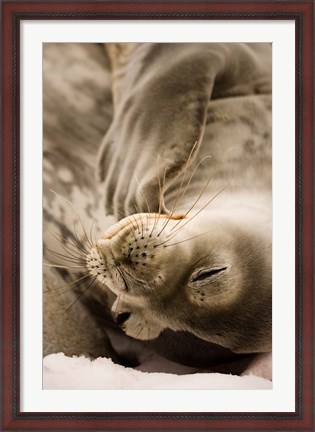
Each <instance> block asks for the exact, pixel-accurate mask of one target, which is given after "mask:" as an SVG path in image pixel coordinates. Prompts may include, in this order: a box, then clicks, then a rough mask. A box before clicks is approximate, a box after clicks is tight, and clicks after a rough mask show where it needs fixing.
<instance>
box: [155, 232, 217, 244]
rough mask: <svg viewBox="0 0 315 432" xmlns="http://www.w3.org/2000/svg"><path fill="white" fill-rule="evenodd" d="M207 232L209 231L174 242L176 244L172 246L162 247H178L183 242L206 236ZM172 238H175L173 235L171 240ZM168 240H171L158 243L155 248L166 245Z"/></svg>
mask: <svg viewBox="0 0 315 432" xmlns="http://www.w3.org/2000/svg"><path fill="white" fill-rule="evenodd" d="M209 232H210V231H206V232H203V233H201V234H198V235H195V236H193V237H189V238H187V239H185V240H181V241H179V242H176V243H172V244H169V245H166V246H164V247H169V246H175V245H178V244H180V243H184V242H186V241H189V240H193V239H195V238H198V237H202V236H204V235H205V234H207V233H209ZM174 237H175V235H174V236H173V237H172V238H174ZM170 240H171V239H168V240H166V241H165V242H163V243H160V244H159V245H157V246H160V245H161V244H164V243H167V242H168V241H170Z"/></svg>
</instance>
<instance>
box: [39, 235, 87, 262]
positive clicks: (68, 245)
mask: <svg viewBox="0 0 315 432" xmlns="http://www.w3.org/2000/svg"><path fill="white" fill-rule="evenodd" d="M47 231H48V232H49V234H50V235H52V236H53V237H54V238H55V239H56V240H57V241H58V243H59V245H60V247H62V249H63V250H64V251H65V252H67V253H69V254H70V255H72V256H73V257H74V256H76V257H81V256H82V257H85V254H84V253H83V252H81V249H79V248H78V246H77V245H75V244H74V243H72V242H71V240H70V239H67V240H66V241H65V239H64V238H63V237H61V236H59V235H58V234H57V233H55V232H54V231H53V230H50V229H47ZM80 247H82V249H83V250H84V251H85V253H88V250H87V249H85V247H84V246H83V245H81V246H80Z"/></svg>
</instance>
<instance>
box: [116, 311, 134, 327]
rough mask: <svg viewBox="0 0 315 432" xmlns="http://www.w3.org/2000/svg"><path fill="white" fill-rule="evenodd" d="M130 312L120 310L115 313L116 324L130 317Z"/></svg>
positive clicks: (122, 322)
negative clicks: (118, 312)
mask: <svg viewBox="0 0 315 432" xmlns="http://www.w3.org/2000/svg"><path fill="white" fill-rule="evenodd" d="M130 315H131V313H130V312H122V313H120V314H118V315H117V318H116V320H115V321H116V324H118V325H119V326H121V325H123V324H124V323H125V322H126V321H127V319H128V318H129V317H130Z"/></svg>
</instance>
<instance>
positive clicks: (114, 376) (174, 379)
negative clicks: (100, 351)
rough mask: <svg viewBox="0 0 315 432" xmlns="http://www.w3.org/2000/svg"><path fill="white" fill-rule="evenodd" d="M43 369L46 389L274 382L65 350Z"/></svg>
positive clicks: (266, 385) (245, 386)
mask: <svg viewBox="0 0 315 432" xmlns="http://www.w3.org/2000/svg"><path fill="white" fill-rule="evenodd" d="M43 369H44V371H43V388H44V389H45V390H52V389H54V390H56V389H58V390H66V389H67V390H74V389H76V390H92V389H93V390H100V389H102V390H113V389H115V390H141V389H143V390H152V389H159V390H167V389H173V390H179V389H190V390H191V389H195V390H204V389H207V390H216V389H220V390H232V389H235V390H250V389H255V390H257V389H272V382H271V381H269V380H266V379H264V378H260V377H257V376H253V375H248V376H241V377H240V376H235V375H224V374H219V373H194V374H187V375H176V374H169V373H157V372H142V371H138V370H135V369H131V368H126V367H124V366H120V365H118V364H115V363H113V362H112V361H111V360H110V359H107V358H98V359H95V360H90V359H89V358H86V357H84V356H81V357H67V356H65V355H64V354H63V353H59V354H50V355H48V356H46V357H45V358H44V368H43Z"/></svg>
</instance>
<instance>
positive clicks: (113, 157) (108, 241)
mask: <svg viewBox="0 0 315 432" xmlns="http://www.w3.org/2000/svg"><path fill="white" fill-rule="evenodd" d="M116 48H117V47H116ZM109 51H110V56H111V57H112V58H113V57H114V61H113V60H112V64H113V65H114V66H113V67H114V71H113V76H114V77H116V83H115V85H114V87H113V88H114V90H115V91H116V94H115V95H114V117H113V121H112V124H111V126H110V128H109V131H108V132H107V134H106V136H105V138H104V140H103V143H102V146H101V149H100V152H99V157H98V174H99V179H100V180H101V181H103V182H104V191H105V198H104V199H105V208H106V210H107V212H108V213H114V215H115V216H116V218H117V220H118V222H117V223H116V224H115V225H114V226H112V227H111V228H110V229H108V230H106V231H105V233H103V234H102V235H101V236H100V237H99V238H98V240H97V241H96V242H95V244H94V245H92V247H91V250H90V251H89V253H88V254H87V256H86V267H87V269H88V271H89V273H90V275H91V276H92V277H93V278H95V279H97V280H98V281H99V282H100V283H101V285H102V286H103V288H104V290H107V288H108V289H109V290H110V291H112V293H114V294H115V296H116V299H115V301H114V303H113V304H112V307H111V311H112V316H113V318H114V320H115V321H116V323H117V324H118V325H119V326H120V327H121V328H122V329H123V331H124V332H125V333H126V334H127V335H128V336H131V337H132V338H135V339H140V340H143V341H150V342H149V343H151V344H152V346H154V347H155V348H156V349H157V350H158V351H159V352H160V353H162V354H163V355H166V356H167V357H169V358H171V359H173V360H176V361H177V362H179V363H185V364H193V365H195V366H196V365H199V364H202V365H207V366H209V365H212V364H215V363H218V362H220V361H221V362H222V361H223V360H224V361H226V360H231V359H234V358H235V357H236V356H238V355H239V356H247V355H252V354H254V353H262V352H270V351H271V334H272V325H271V321H272V283H271V276H272V270H271V268H272V264H271V227H272V223H271V221H272V211H271V47H270V45H269V44H132V47H128V48H126V49H123V47H120V48H119V49H114V47H113V46H110V47H109ZM117 53H121V59H120V58H119V56H118V57H117ZM115 55H116V57H115ZM169 59H172V62H171V63H170V62H169ZM166 64H167V65H166ZM166 347H167V349H166Z"/></svg>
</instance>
